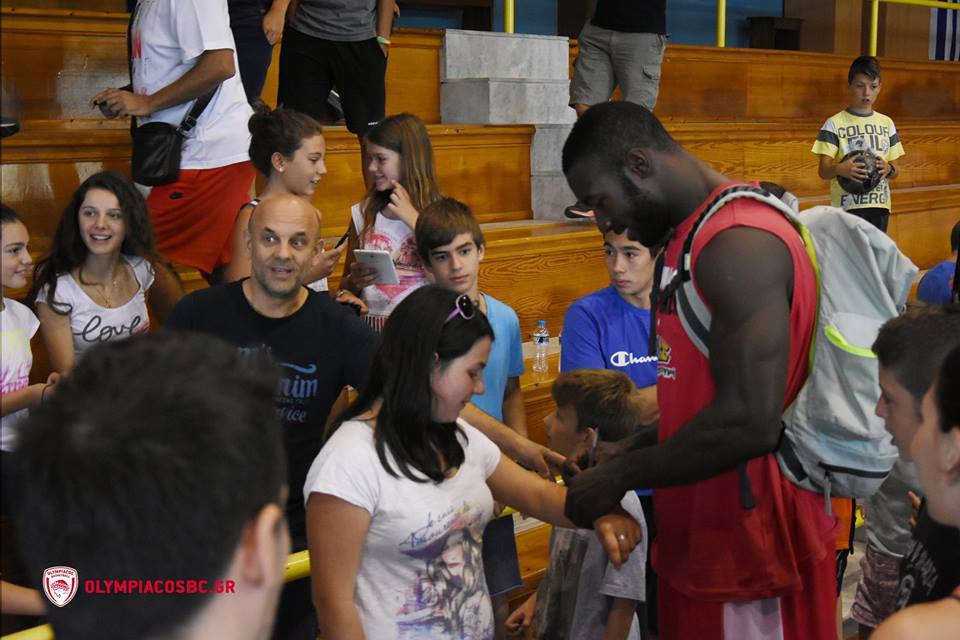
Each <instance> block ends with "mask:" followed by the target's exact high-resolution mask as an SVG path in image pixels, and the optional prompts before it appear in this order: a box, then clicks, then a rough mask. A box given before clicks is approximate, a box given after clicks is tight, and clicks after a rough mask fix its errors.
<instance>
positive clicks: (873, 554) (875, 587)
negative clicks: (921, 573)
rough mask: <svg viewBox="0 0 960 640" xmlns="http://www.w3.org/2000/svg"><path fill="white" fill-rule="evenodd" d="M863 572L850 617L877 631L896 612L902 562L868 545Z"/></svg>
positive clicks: (861, 564)
mask: <svg viewBox="0 0 960 640" xmlns="http://www.w3.org/2000/svg"><path fill="white" fill-rule="evenodd" d="M860 571H861V572H862V573H861V574H860V583H859V584H858V585H857V595H856V597H855V598H854V600H853V604H852V605H851V606H850V617H851V618H853V619H854V620H856V621H857V622H859V623H860V624H862V625H864V626H867V627H873V628H876V627H878V626H879V625H880V623H881V622H883V621H884V620H885V619H886V618H887V617H888V616H890V615H891V614H892V613H893V612H894V610H895V609H896V602H897V584H898V583H899V580H900V558H898V557H897V556H891V555H889V554H886V553H884V552H882V551H880V550H879V549H877V548H876V547H874V546H873V545H871V544H867V549H866V551H865V552H864V554H863V559H862V560H861V561H860Z"/></svg>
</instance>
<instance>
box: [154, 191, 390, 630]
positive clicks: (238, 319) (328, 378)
mask: <svg viewBox="0 0 960 640" xmlns="http://www.w3.org/2000/svg"><path fill="white" fill-rule="evenodd" d="M246 236H247V238H246V246H247V253H248V256H247V259H249V260H250V267H251V268H250V272H251V275H250V277H249V278H245V279H243V280H239V281H237V282H231V283H229V284H224V285H219V286H215V287H211V288H209V289H203V290H200V291H196V292H194V293H192V294H190V295H188V296H186V297H185V298H183V299H182V300H181V301H180V302H179V303H178V304H177V306H176V307H174V309H173V311H172V312H171V313H170V315H169V316H167V319H166V326H167V327H169V328H172V329H177V330H187V331H199V332H201V333H207V334H212V335H215V336H218V337H220V338H222V339H224V340H226V341H227V342H229V343H231V344H234V345H236V346H237V348H238V349H240V350H241V351H244V352H255V351H266V352H268V353H269V354H270V356H271V357H272V358H273V360H274V361H275V362H276V363H277V365H278V366H279V368H280V375H281V380H280V384H279V386H278V388H277V391H276V394H275V402H276V407H277V413H278V415H279V417H280V420H281V424H282V425H283V431H284V443H285V445H286V453H287V469H288V486H289V487H290V494H289V499H288V501H287V506H286V512H287V519H288V520H289V523H290V535H291V537H292V539H293V549H294V550H300V549H305V548H306V546H307V541H306V523H305V515H304V507H303V491H302V489H303V482H304V479H305V478H306V474H307V470H308V469H309V468H310V464H311V463H312V462H313V459H314V458H315V457H316V455H317V453H318V452H319V451H320V445H321V444H322V437H323V429H324V425H325V424H326V421H327V416H328V414H329V413H330V408H331V406H333V403H334V401H335V400H336V398H337V396H338V395H339V394H340V391H341V390H342V389H343V387H344V386H345V385H350V386H353V387H361V386H362V385H363V384H364V383H365V382H366V379H367V371H368V369H369V366H370V362H371V360H372V358H373V353H374V350H375V349H376V346H377V337H376V334H374V332H373V331H372V330H371V329H370V328H369V327H368V326H367V324H366V323H365V322H363V321H362V320H361V319H360V318H358V317H357V316H356V315H355V314H354V313H353V312H352V311H351V310H350V309H348V308H345V307H343V306H342V305H339V304H337V303H336V302H334V301H333V300H332V299H331V298H330V297H329V296H327V295H326V294H325V293H317V292H315V291H312V290H310V289H308V288H307V287H305V286H304V284H303V280H304V277H305V276H306V273H307V272H308V271H309V270H310V268H311V267H312V266H313V265H315V264H316V261H317V259H318V258H319V256H320V219H319V216H318V215H317V212H316V210H314V208H313V207H312V206H311V205H310V203H309V202H307V201H306V200H304V199H303V198H299V197H297V196H276V197H273V198H267V199H265V200H263V201H262V202H261V203H260V204H259V205H258V206H257V208H256V209H255V210H254V211H253V213H252V215H251V216H250V222H249V223H248V225H247V231H246ZM238 258H239V257H238ZM274 637H276V638H310V639H311V640H312V638H314V637H315V622H314V616H313V606H312V604H311V600H310V583H309V580H299V581H297V582H293V583H290V584H288V585H287V588H286V589H285V590H284V595H283V596H282V599H281V610H280V612H279V614H278V616H277V631H276V633H275V635H274Z"/></svg>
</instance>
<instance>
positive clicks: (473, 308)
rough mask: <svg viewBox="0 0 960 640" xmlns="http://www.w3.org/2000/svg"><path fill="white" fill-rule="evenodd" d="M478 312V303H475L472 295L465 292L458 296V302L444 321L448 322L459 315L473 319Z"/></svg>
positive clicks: (466, 318)
mask: <svg viewBox="0 0 960 640" xmlns="http://www.w3.org/2000/svg"><path fill="white" fill-rule="evenodd" d="M476 313H477V305H475V304H473V300H471V299H470V296H468V295H467V294H463V295H462V296H458V297H457V302H456V303H455V305H454V307H453V311H451V312H450V315H448V316H447V319H446V320H444V321H443V324H447V323H448V322H450V321H451V320H453V319H454V318H455V317H457V316H458V315H459V316H460V317H461V318H463V319H464V320H472V319H473V316H474V315H476Z"/></svg>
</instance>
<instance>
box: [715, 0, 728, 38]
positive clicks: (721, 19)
mask: <svg viewBox="0 0 960 640" xmlns="http://www.w3.org/2000/svg"><path fill="white" fill-rule="evenodd" d="M717 46H718V47H721V48H722V47H726V46H727V0H717Z"/></svg>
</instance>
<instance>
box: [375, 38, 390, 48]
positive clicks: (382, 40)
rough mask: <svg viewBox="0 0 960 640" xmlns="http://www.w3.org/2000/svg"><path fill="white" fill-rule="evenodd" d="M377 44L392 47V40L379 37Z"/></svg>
mask: <svg viewBox="0 0 960 640" xmlns="http://www.w3.org/2000/svg"><path fill="white" fill-rule="evenodd" d="M377 44H382V45H384V46H387V47H389V46H390V38H385V37H383V36H377Z"/></svg>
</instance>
